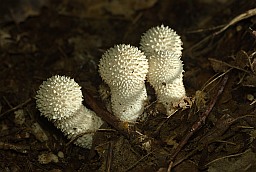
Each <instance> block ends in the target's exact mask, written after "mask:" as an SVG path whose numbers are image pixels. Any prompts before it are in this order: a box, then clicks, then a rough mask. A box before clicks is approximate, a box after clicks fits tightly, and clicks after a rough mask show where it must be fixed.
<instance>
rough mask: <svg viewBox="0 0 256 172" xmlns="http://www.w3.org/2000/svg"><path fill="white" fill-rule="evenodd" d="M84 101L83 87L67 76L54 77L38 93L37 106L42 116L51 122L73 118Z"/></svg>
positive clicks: (43, 84) (44, 83)
mask: <svg viewBox="0 0 256 172" xmlns="http://www.w3.org/2000/svg"><path fill="white" fill-rule="evenodd" d="M82 101H83V95H82V91H81V87H80V86H79V85H78V84H77V83H76V82H75V81H74V79H71V78H69V77H66V76H59V75H56V76H52V77H51V78H48V79H47V80H46V81H44V82H43V83H42V84H41V85H40V87H39V90H38V91H37V95H36V104H37V108H38V110H39V111H40V112H41V114H42V115H43V116H45V117H47V118H48V119H49V120H61V119H64V118H68V117H70V116H72V115H73V114H74V113H75V112H76V111H77V110H78V109H79V107H80V105H81V104H82Z"/></svg>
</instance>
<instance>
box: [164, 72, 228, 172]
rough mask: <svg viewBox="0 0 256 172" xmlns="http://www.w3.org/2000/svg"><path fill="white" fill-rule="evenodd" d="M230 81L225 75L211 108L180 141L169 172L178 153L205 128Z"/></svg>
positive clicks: (172, 156) (169, 170)
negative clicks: (200, 129)
mask: <svg viewBox="0 0 256 172" xmlns="http://www.w3.org/2000/svg"><path fill="white" fill-rule="evenodd" d="M227 80H228V75H225V76H224V78H223V80H222V83H221V86H220V89H219V90H218V92H217V93H216V95H215V96H214V98H213V99H212V100H211V102H210V104H209V107H208V108H207V109H206V111H205V112H204V113H202V115H200V117H199V119H198V120H197V121H196V122H195V123H194V124H193V126H192V127H191V129H190V130H189V131H188V133H187V134H186V135H185V136H184V137H183V139H182V140H181V141H180V143H179V145H178V147H177V148H176V149H175V150H174V152H173V154H172V155H171V158H170V163H169V166H168V170H167V172H171V169H172V164H173V160H174V159H175V158H176V156H177V155H178V153H179V152H180V151H181V149H182V148H183V147H184V145H185V144H187V142H188V140H189V139H190V137H191V136H192V135H194V133H195V132H196V131H197V130H198V129H199V128H201V127H202V126H203V124H204V123H205V120H206V118H207V117H208V116H209V114H210V112H211V110H212V108H213V107H214V105H215V104H216V102H217V100H218V98H219V96H220V95H221V93H222V92H223V91H224V87H225V85H226V83H227Z"/></svg>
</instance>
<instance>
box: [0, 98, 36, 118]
mask: <svg viewBox="0 0 256 172" xmlns="http://www.w3.org/2000/svg"><path fill="white" fill-rule="evenodd" d="M30 101H31V98H29V99H28V100H26V101H25V102H23V103H21V104H19V105H17V106H15V107H13V108H11V109H9V110H7V111H5V112H4V113H2V114H0V118H1V117H2V116H4V115H5V114H8V113H10V112H12V111H15V110H17V109H19V108H21V107H22V106H24V105H26V104H28V103H29V102H30Z"/></svg>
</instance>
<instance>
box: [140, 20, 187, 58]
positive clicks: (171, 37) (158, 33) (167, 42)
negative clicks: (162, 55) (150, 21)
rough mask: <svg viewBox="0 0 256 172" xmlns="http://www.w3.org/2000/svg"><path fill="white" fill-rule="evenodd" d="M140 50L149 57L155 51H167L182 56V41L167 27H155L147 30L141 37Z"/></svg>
mask: <svg viewBox="0 0 256 172" xmlns="http://www.w3.org/2000/svg"><path fill="white" fill-rule="evenodd" d="M140 45H141V47H140V48H141V50H142V51H143V52H144V53H145V54H146V56H150V55H152V54H153V53H155V52H157V51H169V52H173V53H175V54H177V56H179V57H180V56H181V55H182V51H181V50H182V41H181V39H180V36H179V35H178V34H177V33H176V32H175V31H174V30H173V29H171V28H169V27H168V26H164V25H161V26H157V27H153V28H151V29H149V30H148V31H147V32H146V33H144V34H143V35H142V37H141V41H140Z"/></svg>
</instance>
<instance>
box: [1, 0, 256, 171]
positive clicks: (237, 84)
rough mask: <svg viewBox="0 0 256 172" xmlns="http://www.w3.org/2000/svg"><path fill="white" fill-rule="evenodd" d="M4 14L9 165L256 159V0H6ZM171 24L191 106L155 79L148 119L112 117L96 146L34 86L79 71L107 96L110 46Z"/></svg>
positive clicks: (130, 165)
mask: <svg viewBox="0 0 256 172" xmlns="http://www.w3.org/2000/svg"><path fill="white" fill-rule="evenodd" d="M0 14H1V15H0V81H1V82H0V131H1V132H0V171H3V172H9V171H11V172H16V171H31V172H35V171H38V172H41V171H51V172H60V171H63V172H65V171H67V172H73V171H90V172H92V171H115V172H123V171H127V172H128V171H129V172H130V171H131V172H133V171H134V172H135V171H136V172H138V171H148V172H150V171H152V172H153V171H158V172H166V171H175V172H182V171H192V172H196V171H212V172H214V171H248V172H250V171H255V170H256V129H255V127H256V118H255V117H256V116H255V115H256V106H255V105H256V88H255V87H256V57H255V45H256V44H255V42H256V2H255V1H254V0H247V1H241V0H193V1H187V0H179V1H168V0H144V1H136V0H123V1H121V0H111V1H109V0H95V1H89V0H86V1H84V0H73V1H71V0H65V1H59V0H58V1H54V2H50V1H47V0H26V1H21V0H19V1H13V0H12V1H10V0H2V1H1V6H0ZM161 24H164V25H165V26H169V27H171V28H173V29H174V30H175V31H176V32H177V33H178V34H179V35H180V36H181V39H182V41H183V55H182V58H181V59H182V60H183V63H184V70H185V73H184V78H183V79H184V85H185V87H186V92H187V96H188V100H187V102H188V104H189V105H190V106H189V107H186V108H180V109H178V111H177V112H176V113H175V114H173V115H172V116H166V113H165V111H164V110H163V109H162V107H161V106H160V105H158V104H156V103H155V100H156V96H155V94H154V91H153V89H152V88H151V86H150V85H149V84H148V83H147V91H148V95H149V102H148V106H147V108H146V110H145V114H146V115H147V116H146V118H145V119H144V120H139V121H137V123H136V124H134V125H132V126H130V125H129V126H128V129H129V131H128V132H122V131H121V130H119V129H120V128H121V129H122V128H125V126H124V125H125V124H122V125H123V126H121V127H119V126H115V124H113V123H111V121H110V122H106V123H105V124H104V125H103V126H102V127H101V128H102V129H106V130H105V131H104V130H103V131H102V132H99V133H97V134H96V135H95V138H94V140H95V141H94V142H95V143H94V146H93V148H92V149H91V150H89V149H84V148H81V147H78V146H75V145H74V144H72V142H70V141H69V140H68V139H67V138H66V137H65V136H64V135H63V134H62V133H61V131H59V130H58V129H56V128H55V127H54V126H53V124H52V123H51V122H49V121H48V120H47V119H46V118H44V117H42V116H40V112H39V111H38V110H37V108H36V103H35V99H34V97H35V95H36V91H37V90H38V88H39V85H40V84H41V83H42V82H43V81H44V80H46V79H47V78H49V77H51V76H53V75H66V76H70V77H72V78H74V79H75V81H77V82H78V83H79V85H81V86H82V87H83V92H84V94H87V93H89V94H90V95H92V96H93V102H91V101H90V102H91V103H94V104H99V105H100V104H102V102H101V100H100V97H99V93H98V88H99V85H101V84H103V81H102V80H101V78H100V76H99V74H98V66H97V64H98V62H99V59H100V58H101V56H102V54H103V53H104V52H105V51H106V50H107V49H109V48H110V47H113V46H114V45H116V44H121V43H124V44H131V45H134V46H138V47H139V42H140V38H141V35H142V34H143V33H144V32H145V31H147V30H148V29H149V28H151V27H154V26H158V25H161ZM223 78H226V79H228V80H227V83H226V84H223V83H224V82H223ZM221 89H224V90H223V92H221ZM218 92H219V93H221V94H220V95H219V96H216V94H217V93H218ZM84 96H85V97H86V95H84ZM214 100H216V103H214V102H213V101H214ZM90 102H86V101H85V102H84V104H85V105H86V106H88V107H89V108H92V109H93V110H97V109H94V108H93V106H91V107H90ZM211 106H212V108H211ZM100 110H104V111H105V108H104V105H103V106H98V111H100ZM98 115H99V116H100V115H102V114H98ZM194 127H195V128H194ZM126 128H127V126H126ZM193 129H195V130H193ZM184 138H187V139H184Z"/></svg>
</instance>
